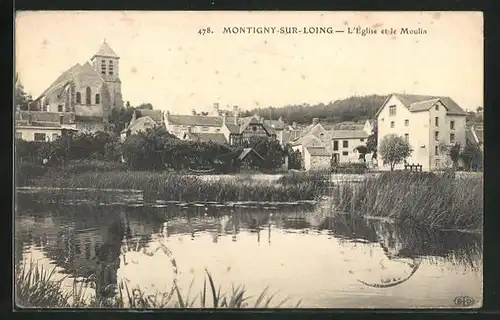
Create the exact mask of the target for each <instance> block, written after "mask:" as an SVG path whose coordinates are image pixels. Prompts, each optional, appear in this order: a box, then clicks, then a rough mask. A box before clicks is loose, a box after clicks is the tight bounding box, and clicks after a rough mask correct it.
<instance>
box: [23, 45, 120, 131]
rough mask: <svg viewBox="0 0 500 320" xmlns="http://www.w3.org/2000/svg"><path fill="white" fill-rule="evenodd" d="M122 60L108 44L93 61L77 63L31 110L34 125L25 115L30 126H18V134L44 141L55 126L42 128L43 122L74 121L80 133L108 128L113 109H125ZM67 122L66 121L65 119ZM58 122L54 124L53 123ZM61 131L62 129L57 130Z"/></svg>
mask: <svg viewBox="0 0 500 320" xmlns="http://www.w3.org/2000/svg"><path fill="white" fill-rule="evenodd" d="M119 59H120V57H119V56H117V55H116V53H115V52H114V51H113V50H112V49H111V47H110V46H109V45H108V43H107V42H106V41H104V42H103V43H102V45H101V47H100V48H99V50H98V51H97V52H96V53H95V54H94V55H93V56H92V58H91V59H90V62H86V63H84V64H83V65H82V64H79V63H77V64H76V65H74V66H73V67H71V68H69V69H68V70H66V71H65V72H63V73H62V74H61V75H60V76H59V77H58V78H57V79H56V80H55V81H54V82H53V83H52V84H51V85H50V86H49V87H48V88H47V89H46V90H45V91H44V92H43V93H42V94H41V95H40V96H39V97H38V98H36V99H35V100H34V101H33V102H32V104H33V105H32V106H33V107H35V106H36V108H32V107H30V109H35V110H40V111H36V112H35V111H31V110H29V113H30V114H31V117H32V119H31V120H32V123H34V124H36V125H33V124H31V125H30V124H28V123H27V122H28V121H27V118H28V117H29V116H28V114H23V120H21V121H25V120H26V123H16V134H17V132H19V134H17V135H18V136H23V137H24V136H26V138H27V139H29V138H30V137H32V136H33V137H34V135H35V134H36V135H37V137H38V138H41V136H42V134H45V136H52V135H53V134H54V133H55V132H54V129H53V127H52V126H49V127H47V126H45V127H44V126H40V125H39V124H40V122H43V120H41V119H56V121H55V122H59V120H58V119H59V117H61V116H62V117H63V118H64V119H66V118H68V119H70V120H69V121H70V122H68V123H64V124H65V125H66V124H70V123H71V125H72V126H74V127H75V128H76V130H78V131H84V132H95V131H101V130H104V129H105V128H106V123H107V122H108V119H109V116H110V114H111V109H112V108H121V107H123V100H122V94H121V81H120V78H119ZM63 121H66V120H63ZM51 122H54V121H51ZM56 131H58V132H59V131H60V130H56Z"/></svg>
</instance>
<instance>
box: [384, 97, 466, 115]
mask: <svg viewBox="0 0 500 320" xmlns="http://www.w3.org/2000/svg"><path fill="white" fill-rule="evenodd" d="M391 96H395V97H396V98H398V99H399V100H400V101H401V103H403V104H404V105H405V107H407V108H408V109H409V110H410V111H411V112H418V111H425V110H429V108H431V107H432V106H433V105H434V103H436V102H437V101H438V100H439V101H441V102H442V103H443V104H444V106H445V107H446V109H447V110H448V111H447V113H448V114H454V115H465V114H466V113H465V111H464V110H463V109H462V108H461V107H460V106H459V105H458V104H457V103H456V102H455V101H454V100H453V99H451V98H450V97H446V96H427V95H417V94H403V93H393V94H391V95H389V96H388V97H387V99H386V100H385V101H384V103H383V105H382V106H384V105H385V104H386V102H387V101H388V100H389V98H390V97H391ZM381 110H382V108H379V110H378V111H377V114H376V115H378V114H379V113H380V111H381Z"/></svg>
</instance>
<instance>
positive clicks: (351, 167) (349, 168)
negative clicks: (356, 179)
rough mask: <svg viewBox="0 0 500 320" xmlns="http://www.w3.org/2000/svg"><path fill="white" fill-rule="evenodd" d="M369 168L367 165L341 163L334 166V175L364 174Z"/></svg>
mask: <svg viewBox="0 0 500 320" xmlns="http://www.w3.org/2000/svg"><path fill="white" fill-rule="evenodd" d="M367 170H368V167H367V166H366V163H340V164H337V165H334V166H332V171H333V172H334V173H344V174H363V173H366V171H367Z"/></svg>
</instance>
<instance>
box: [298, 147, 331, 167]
mask: <svg viewBox="0 0 500 320" xmlns="http://www.w3.org/2000/svg"><path fill="white" fill-rule="evenodd" d="M330 166H331V154H330V152H328V150H327V149H326V148H324V147H306V148H304V169H305V170H306V171H309V170H311V169H313V170H314V169H328V168H330Z"/></svg>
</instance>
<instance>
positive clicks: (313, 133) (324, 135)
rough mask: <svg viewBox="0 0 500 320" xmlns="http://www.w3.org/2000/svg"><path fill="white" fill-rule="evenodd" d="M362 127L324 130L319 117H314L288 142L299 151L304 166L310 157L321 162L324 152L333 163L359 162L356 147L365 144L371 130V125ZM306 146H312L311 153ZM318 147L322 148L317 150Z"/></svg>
mask: <svg viewBox="0 0 500 320" xmlns="http://www.w3.org/2000/svg"><path fill="white" fill-rule="evenodd" d="M362 128H363V129H362V130H359V128H354V129H353V128H350V129H346V130H326V129H325V128H324V126H323V125H322V124H321V123H320V122H319V119H318V118H314V119H313V122H312V124H311V125H310V126H308V127H307V128H306V129H305V130H304V131H302V132H301V133H300V136H299V138H297V139H295V140H294V141H292V142H291V143H290V144H291V146H292V149H293V150H294V151H299V152H300V153H301V155H302V160H303V162H304V167H305V168H306V167H307V161H308V160H307V158H311V159H313V162H315V161H316V160H314V158H315V157H318V158H321V160H317V162H322V161H324V157H325V154H328V155H329V159H330V161H331V162H333V163H349V162H351V163H352V162H359V158H360V154H359V151H358V148H359V147H360V146H366V140H367V139H368V137H369V136H370V134H371V133H372V130H373V127H372V126H371V125H363V127H362ZM356 129H357V130H356ZM307 148H314V149H312V150H314V151H313V154H311V153H310V152H309V155H307V150H306V149H307ZM319 148H322V149H323V150H321V151H319Z"/></svg>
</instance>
